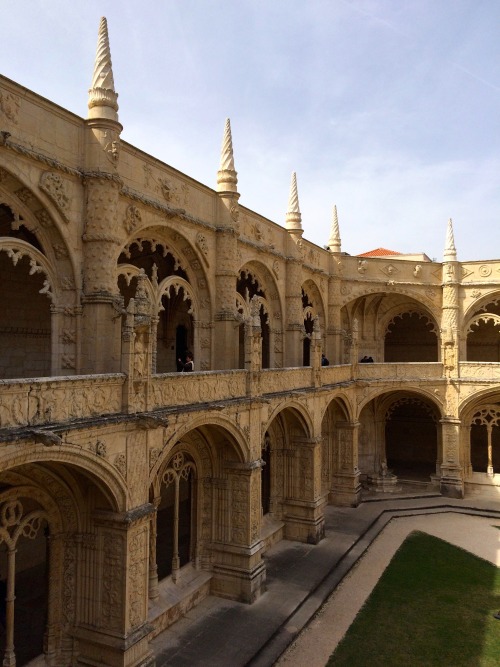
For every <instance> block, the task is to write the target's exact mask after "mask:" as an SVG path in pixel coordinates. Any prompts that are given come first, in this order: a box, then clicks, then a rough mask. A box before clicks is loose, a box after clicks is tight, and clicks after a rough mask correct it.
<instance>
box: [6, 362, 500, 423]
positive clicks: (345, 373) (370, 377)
mask: <svg viewBox="0 0 500 667" xmlns="http://www.w3.org/2000/svg"><path fill="white" fill-rule="evenodd" d="M460 373H461V377H462V379H463V380H467V379H470V380H483V381H488V380H491V381H494V382H498V381H499V380H500V363H498V364H495V363H489V362H484V363H480V362H462V363H461V364H460ZM442 377H443V365H442V364H441V363H382V364H378V363H374V364H357V365H356V366H355V367H351V366H350V365H341V366H327V367H323V368H321V369H319V371H318V370H317V371H313V369H311V368H310V367H299V368H270V369H265V370H263V371H261V372H260V373H257V374H254V375H253V374H252V375H249V373H248V371H245V370H225V371H206V372H200V373H198V372H196V373H168V374H162V375H153V376H152V377H151V379H150V380H149V381H148V382H149V387H147V388H146V387H145V388H144V389H143V391H146V393H147V396H148V398H147V402H146V401H145V402H144V404H143V405H144V407H141V408H140V409H139V408H136V410H137V411H142V410H159V409H162V408H167V407H172V406H189V405H191V404H203V403H214V402H215V403H216V402H218V401H225V400H229V399H236V400H238V399H244V398H246V397H247V396H249V395H252V396H258V395H264V394H273V393H279V392H293V391H300V390H303V389H308V388H312V387H316V388H319V387H321V386H328V385H335V384H338V383H342V382H349V381H351V380H353V379H359V380H366V381H373V382H384V381H391V380H400V381H404V380H418V381H420V382H421V381H425V380H429V381H435V380H439V379H440V378H442ZM145 384H148V383H147V382H146V383H145ZM125 386H126V376H125V375H124V374H119V373H116V374H112V375H81V376H72V377H58V378H35V379H20V380H0V428H12V427H22V426H28V427H29V426H38V425H41V424H50V423H55V422H67V421H71V420H77V419H88V418H92V417H98V416H101V415H110V414H120V413H122V412H123V413H127V412H128V413H130V412H134V411H135V410H134V408H132V410H130V407H127V405H126V402H125V400H124V387H125Z"/></svg>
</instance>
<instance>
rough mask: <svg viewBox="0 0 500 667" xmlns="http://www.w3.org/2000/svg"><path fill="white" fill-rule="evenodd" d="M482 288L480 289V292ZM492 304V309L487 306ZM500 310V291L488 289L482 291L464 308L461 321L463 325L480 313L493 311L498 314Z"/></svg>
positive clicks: (466, 324) (468, 323) (467, 324)
mask: <svg viewBox="0 0 500 667" xmlns="http://www.w3.org/2000/svg"><path fill="white" fill-rule="evenodd" d="M482 291H483V290H481V292H482ZM490 306H493V308H492V309H490V308H489V307H490ZM499 310H500V291H499V290H498V289H490V290H486V289H485V291H484V293H483V294H482V296H481V297H480V298H478V299H474V300H472V301H471V303H469V304H468V306H467V307H466V308H465V311H464V317H463V322H464V326H465V327H468V326H469V325H470V321H471V319H472V318H473V317H474V316H475V315H478V314H480V313H487V312H495V313H497V314H498V312H499Z"/></svg>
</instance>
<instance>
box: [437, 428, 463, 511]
mask: <svg viewBox="0 0 500 667" xmlns="http://www.w3.org/2000/svg"><path fill="white" fill-rule="evenodd" d="M440 424H441V429H442V434H443V463H442V464H441V493H442V494H443V496H448V497H450V498H463V497H464V480H463V470H462V465H461V463H460V448H459V442H460V420H459V419H454V418H453V417H449V416H447V417H445V418H444V419H442V420H441V421H440Z"/></svg>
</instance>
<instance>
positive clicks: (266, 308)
mask: <svg viewBox="0 0 500 667" xmlns="http://www.w3.org/2000/svg"><path fill="white" fill-rule="evenodd" d="M253 297H257V298H258V300H259V315H260V321H261V330H262V339H263V340H262V366H263V368H272V367H275V368H277V367H278V368H281V367H282V366H283V331H282V322H283V304H282V303H281V298H280V293H279V289H278V285H277V283H276V279H275V277H274V275H273V273H272V271H271V270H270V269H269V268H268V267H267V266H266V265H265V264H263V263H262V262H258V261H255V260H250V261H248V262H246V263H245V264H243V265H242V266H241V267H240V269H239V271H238V279H237V282H236V295H235V301H236V302H235V305H236V311H237V312H239V313H240V316H241V317H244V316H245V314H246V315H247V316H248V313H249V310H250V301H251V300H252V298H253ZM243 303H246V308H245V307H244V306H243V305H242V304H243ZM241 326H243V325H241ZM242 331H243V330H242V329H241V328H240V354H239V357H240V366H241V365H242V364H241V359H242V344H243V342H242V340H241V335H242Z"/></svg>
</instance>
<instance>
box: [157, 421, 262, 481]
mask: <svg viewBox="0 0 500 667" xmlns="http://www.w3.org/2000/svg"><path fill="white" fill-rule="evenodd" d="M214 432H215V433H217V434H218V437H219V439H220V437H221V436H223V438H222V439H223V440H224V442H226V443H227V444H228V445H230V447H231V449H232V451H233V452H234V455H235V457H236V460H237V461H239V462H240V463H244V462H245V461H249V457H250V448H249V443H248V442H247V438H246V436H245V433H244V432H243V431H241V429H240V428H239V427H238V426H237V425H236V424H235V423H234V422H233V421H231V420H230V419H229V418H227V417H223V416H218V415H217V416H215V415H211V416H209V417H208V418H207V417H205V416H200V417H194V418H193V419H190V421H189V422H188V423H185V424H183V425H182V426H180V427H179V428H178V429H176V430H175V431H174V432H173V433H172V434H171V435H169V436H168V437H167V439H166V440H165V442H164V443H163V447H162V451H161V453H159V455H158V458H157V459H156V461H155V463H154V465H153V466H152V467H151V471H150V481H151V483H153V480H154V478H155V477H156V476H157V475H158V474H159V471H160V469H161V467H162V466H163V465H164V463H165V460H166V459H167V458H168V457H169V456H170V452H171V451H172V449H173V448H174V447H175V446H176V444H177V443H178V442H184V441H186V440H187V439H190V438H191V439H192V437H193V434H195V433H197V434H198V436H199V437H200V438H202V439H203V442H205V443H206V446H207V447H209V450H208V451H209V452H210V456H209V459H207V461H206V465H208V466H209V468H210V470H213V469H214V466H215V458H214V452H215V451H216V445H217V438H215V437H214V434H213V433H214Z"/></svg>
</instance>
